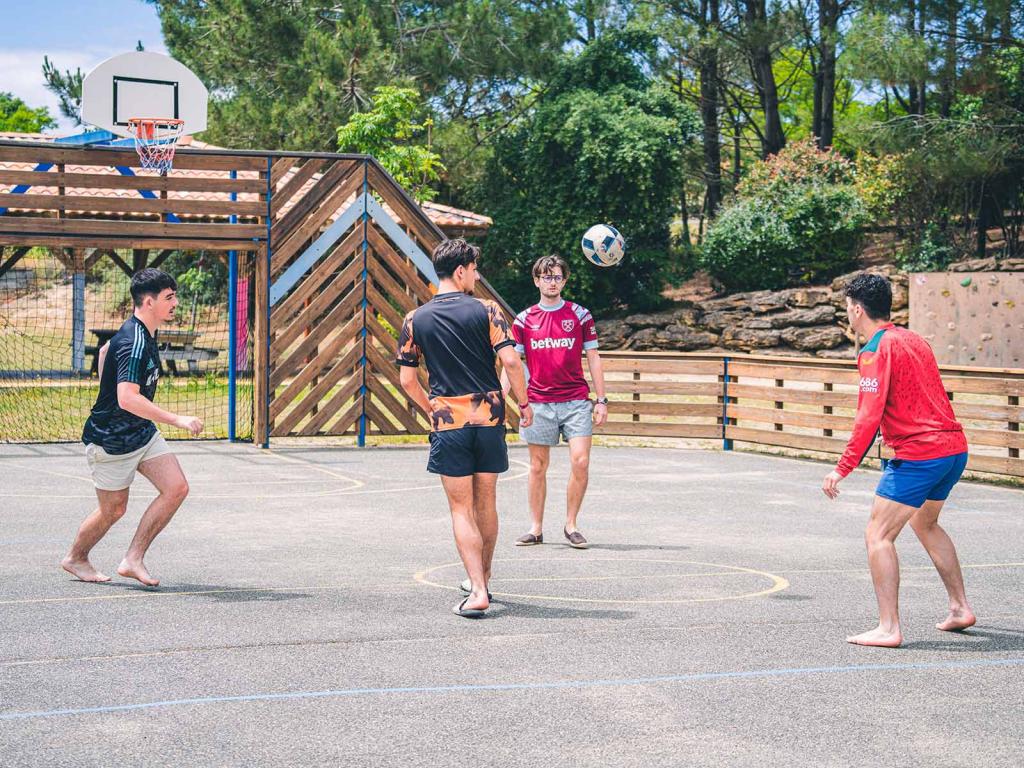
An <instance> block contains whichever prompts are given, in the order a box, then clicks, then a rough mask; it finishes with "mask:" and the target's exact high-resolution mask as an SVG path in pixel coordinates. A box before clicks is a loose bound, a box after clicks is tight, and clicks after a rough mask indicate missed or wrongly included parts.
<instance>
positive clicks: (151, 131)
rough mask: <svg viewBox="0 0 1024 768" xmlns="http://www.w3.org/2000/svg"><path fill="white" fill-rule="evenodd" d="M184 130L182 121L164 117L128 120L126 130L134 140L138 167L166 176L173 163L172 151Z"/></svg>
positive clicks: (132, 118) (131, 118)
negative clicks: (137, 154) (137, 155)
mask: <svg viewBox="0 0 1024 768" xmlns="http://www.w3.org/2000/svg"><path fill="white" fill-rule="evenodd" d="M184 129H185V121H184V120H175V119H172V118H166V117H130V118H128V130H129V131H131V134H132V137H133V138H134V139H135V151H136V152H138V153H139V165H141V166H142V167H143V168H145V169H147V170H151V171H159V172H160V173H161V174H166V173H167V172H168V171H169V170H171V165H172V164H173V163H174V150H175V149H176V148H177V146H178V139H180V138H181V134H182V132H183V131H184Z"/></svg>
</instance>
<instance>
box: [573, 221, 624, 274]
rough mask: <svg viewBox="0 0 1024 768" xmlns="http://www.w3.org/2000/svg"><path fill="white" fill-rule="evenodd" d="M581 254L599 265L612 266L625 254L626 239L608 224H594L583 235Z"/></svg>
mask: <svg viewBox="0 0 1024 768" xmlns="http://www.w3.org/2000/svg"><path fill="white" fill-rule="evenodd" d="M581 245H582V246H583V255H584V256H586V257H587V261H589V262H590V263H591V264H596V265H597V266H599V267H614V266H615V265H616V264H618V263H619V262H620V261H622V257H623V256H625V255H626V241H625V240H624V239H623V237H622V235H621V234H619V230H617V229H616V228H615V227H613V226H611V225H610V224H595V225H594V226H592V227H591V228H590V229H588V230H587V231H586V234H584V235H583V242H582V243H581Z"/></svg>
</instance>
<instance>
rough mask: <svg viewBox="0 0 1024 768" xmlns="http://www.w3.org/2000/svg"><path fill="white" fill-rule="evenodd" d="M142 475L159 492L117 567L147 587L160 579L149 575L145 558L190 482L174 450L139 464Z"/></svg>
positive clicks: (181, 499)
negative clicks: (144, 561)
mask: <svg viewBox="0 0 1024 768" xmlns="http://www.w3.org/2000/svg"><path fill="white" fill-rule="evenodd" d="M139 474H141V475H142V476H143V477H145V478H146V479H147V480H149V482H151V483H152V484H153V485H154V486H155V487H156V489H157V491H159V495H158V496H157V497H156V498H155V499H153V501H152V502H150V505H149V506H148V507H147V508H146V511H145V513H144V514H143V515H142V520H140V521H139V527H138V529H137V530H136V531H135V536H134V537H133V538H132V543H131V544H130V545H129V546H128V553H127V554H126V555H125V556H124V560H122V561H121V564H120V565H119V566H117V572H118V574H119V575H121V576H125V577H127V578H130V579H137V580H138V581H141V582H142V583H143V584H145V585H146V586H147V587H155V586H157V585H158V584H159V583H160V580H159V579H155V578H153V577H152V576H150V574H149V571H148V570H146V566H145V563H143V558H144V557H145V556H146V552H147V551H148V550H149V547H150V545H151V544H152V543H153V539H155V538H156V537H157V534H159V533H160V531H162V530H163V529H164V527H165V526H166V525H167V523H169V522H170V521H171V518H172V517H174V513H175V512H177V511H178V507H180V506H181V502H183V501H184V500H185V497H186V496H187V495H188V482H187V481H186V480H185V474H184V473H183V472H182V471H181V465H180V464H178V459H177V458H176V457H175V456H174V454H171V453H165V454H164V455H163V456H157V457H156V458H155V459H150V460H148V461H144V462H142V463H141V464H139Z"/></svg>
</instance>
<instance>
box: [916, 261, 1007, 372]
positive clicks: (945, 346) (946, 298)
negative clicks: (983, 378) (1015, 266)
mask: <svg viewBox="0 0 1024 768" xmlns="http://www.w3.org/2000/svg"><path fill="white" fill-rule="evenodd" d="M910 329H911V330H913V331H916V332H917V333H920V334H921V335H922V336H924V337H925V338H926V339H928V341H929V342H931V345H932V348H933V349H934V350H935V356H936V357H937V358H938V360H939V363H940V364H946V365H973V366H983V367H992V368H1024V272H927V273H919V274H915V275H911V277H910Z"/></svg>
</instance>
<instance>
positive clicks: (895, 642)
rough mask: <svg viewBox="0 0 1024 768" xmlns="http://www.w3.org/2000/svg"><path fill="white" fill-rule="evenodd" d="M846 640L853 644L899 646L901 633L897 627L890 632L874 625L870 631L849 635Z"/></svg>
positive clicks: (880, 646) (882, 646)
mask: <svg viewBox="0 0 1024 768" xmlns="http://www.w3.org/2000/svg"><path fill="white" fill-rule="evenodd" d="M846 642H848V643H853V644H854V645H872V646H876V647H878V648H899V646H900V644H901V643H902V642H903V634H902V633H901V632H900V630H899V628H898V627H897V628H896V630H894V631H892V632H890V631H887V630H885V629H882V628H881V627H875V628H874V629H872V630H871V631H870V632H862V633H861V634H859V635H851V636H850V637H848V638H846Z"/></svg>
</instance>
